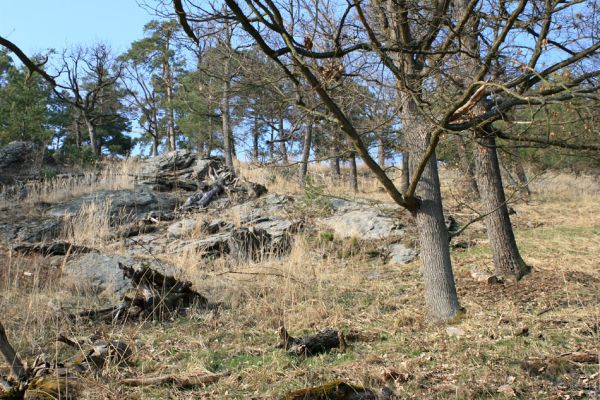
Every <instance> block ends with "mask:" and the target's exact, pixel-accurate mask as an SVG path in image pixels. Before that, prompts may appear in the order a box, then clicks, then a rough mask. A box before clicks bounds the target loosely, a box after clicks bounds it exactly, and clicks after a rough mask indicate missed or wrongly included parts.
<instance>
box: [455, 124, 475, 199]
mask: <svg viewBox="0 0 600 400" xmlns="http://www.w3.org/2000/svg"><path fill="white" fill-rule="evenodd" d="M454 137H455V141H456V147H457V148H458V158H459V161H460V169H461V171H462V173H463V174H464V176H465V181H466V184H467V187H468V188H469V191H470V192H471V193H473V194H475V195H476V196H477V198H479V189H478V188H477V182H476V181H475V173H474V171H473V164H472V163H471V161H470V160H469V153H468V152H467V147H466V143H465V139H464V138H463V137H462V136H461V135H455V136H454Z"/></svg>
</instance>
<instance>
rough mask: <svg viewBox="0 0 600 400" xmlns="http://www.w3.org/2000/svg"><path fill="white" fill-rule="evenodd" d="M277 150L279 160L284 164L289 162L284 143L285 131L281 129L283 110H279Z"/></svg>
mask: <svg viewBox="0 0 600 400" xmlns="http://www.w3.org/2000/svg"><path fill="white" fill-rule="evenodd" d="M278 117H279V152H280V153H281V161H282V162H283V163H284V164H286V165H287V164H289V160H288V154H287V147H286V145H285V140H284V139H285V132H284V130H283V112H282V111H281V110H279V115H278Z"/></svg>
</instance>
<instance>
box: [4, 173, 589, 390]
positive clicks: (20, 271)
mask: <svg viewBox="0 0 600 400" xmlns="http://www.w3.org/2000/svg"><path fill="white" fill-rule="evenodd" d="M312 172H313V175H315V176H316V177H317V178H316V179H315V181H316V182H317V184H315V187H317V188H319V190H320V191H321V192H323V193H324V194H326V195H334V196H342V197H353V194H351V192H350V191H349V190H348V188H346V187H343V186H342V185H337V186H335V187H334V186H331V185H330V184H329V182H330V179H329V178H328V177H327V176H326V175H324V173H323V171H322V170H319V169H315V170H314V171H312ZM363 173H364V172H363ZM321 174H323V175H321ZM243 175H244V176H246V177H248V178H249V179H251V180H255V181H258V182H264V183H265V184H266V185H267V186H268V187H269V189H270V190H271V191H273V192H278V193H303V192H302V191H301V190H300V189H299V187H298V186H297V185H296V184H294V183H293V181H294V179H292V178H290V175H286V173H278V174H272V172H268V171H267V172H265V170H260V169H251V168H249V167H248V168H244V169H243ZM272 175H273V176H274V177H273V176H272ZM293 176H295V175H293ZM454 178H457V177H456V176H455V174H454V173H453V172H452V171H445V172H444V193H445V198H446V203H447V204H446V206H447V208H448V209H449V210H452V212H453V213H456V215H458V216H459V218H460V219H461V220H462V221H463V222H464V221H465V218H466V217H467V216H468V215H470V214H471V213H472V211H470V210H469V209H468V207H467V206H466V205H465V204H462V199H461V194H460V193H459V190H458V189H457V185H456V184H453V183H452V181H453V179H454ZM362 181H363V182H362V183H361V191H362V192H361V193H360V196H361V197H367V198H370V199H373V200H377V199H384V200H387V197H386V195H385V194H384V193H381V192H380V191H379V190H378V185H377V184H376V183H373V181H372V180H370V181H369V182H366V179H362ZM533 191H534V194H533V196H532V198H531V199H530V201H529V202H527V203H524V202H519V203H516V204H514V205H513V207H514V208H515V209H516V211H517V214H516V215H515V216H513V221H514V223H515V226H516V235H517V240H518V242H519V246H520V248H521V250H522V253H523V256H524V258H525V260H526V261H527V262H528V263H529V264H531V265H532V266H533V268H534V272H533V273H532V274H531V275H529V276H527V277H526V278H525V279H523V280H522V281H521V282H519V283H518V284H512V285H505V286H504V285H496V286H487V285H483V284H480V283H476V282H474V281H473V280H472V279H470V271H471V270H484V269H491V267H492V259H491V255H490V252H489V246H488V245H487V241H486V238H485V234H484V232H483V230H482V227H481V225H479V224H476V225H475V226H474V227H473V229H471V230H469V231H468V232H467V233H466V235H465V236H466V239H468V240H471V241H473V242H474V243H476V245H474V246H472V247H470V248H468V249H466V250H456V251H454V252H453V254H452V258H453V263H454V268H455V275H456V280H457V285H458V290H459V293H460V299H461V303H462V305H464V306H465V307H466V311H467V312H466V315H465V317H464V318H463V319H462V320H461V321H459V322H458V323H457V327H458V328H460V329H461V330H462V331H463V334H462V335H461V336H457V337H454V336H452V337H451V336H449V335H448V333H447V332H446V327H445V326H431V325H428V324H427V323H426V316H425V315H424V304H423V299H422V285H421V279H420V274H419V266H418V262H415V263H412V264H409V265H405V266H390V265H386V264H384V263H383V262H382V260H381V259H380V258H378V257H372V256H370V253H369V252H368V251H367V250H370V249H371V248H372V247H373V246H366V245H363V244H361V243H360V242H358V241H356V240H333V241H328V240H323V238H321V237H320V236H319V234H318V232H316V233H311V232H307V233H306V234H304V235H303V236H300V237H298V238H297V239H296V241H295V243H294V247H293V250H292V253H291V254H290V255H289V256H288V257H286V258H283V259H273V260H266V261H263V262H261V263H252V262H248V263H241V264H231V263H230V262H227V261H224V260H216V261H214V262H207V261H202V260H201V259H200V258H199V257H198V256H197V255H194V254H188V255H184V256H181V257H178V258H173V257H171V256H170V255H164V256H165V257H167V258H169V260H170V261H171V262H174V263H176V264H177V265H178V266H180V267H181V268H182V270H184V271H185V276H186V277H188V278H190V279H192V280H193V282H194V285H195V287H196V288H197V289H198V290H199V291H200V292H202V293H205V294H206V295H207V296H208V297H209V298H210V299H211V300H213V301H218V302H222V303H223V307H222V308H221V309H220V311H219V312H218V313H216V312H202V311H198V312H196V313H194V314H193V315H191V316H189V317H187V318H182V319H179V320H177V321H174V322H169V323H165V324H152V323H144V324H127V325H118V324H115V325H110V326H103V327H101V328H98V327H94V326H88V325H86V324H83V323H79V324H72V323H69V322H67V320H66V319H65V318H64V316H61V315H60V314H56V313H55V312H54V311H53V309H54V308H53V307H54V306H55V305H56V304H61V305H62V306H66V307H71V308H72V309H73V310H77V309H80V308H83V307H88V306H90V305H98V304H99V303H100V304H104V302H106V300H105V299H100V298H96V297H94V296H93V295H90V294H77V293H71V292H66V291H65V289H64V288H63V287H62V286H61V283H60V279H58V277H59V275H60V265H61V263H62V262H63V261H64V260H62V259H60V258H52V259H44V258H39V257H37V258H36V257H34V258H29V257H28V258H25V257H19V256H15V255H12V256H9V255H8V254H7V255H6V257H5V258H4V260H5V261H4V267H3V271H4V273H3V274H2V278H1V279H0V285H1V287H2V290H1V291H0V310H2V317H1V318H2V320H3V323H4V324H5V325H6V326H7V330H8V332H9V334H10V336H11V338H12V340H13V341H14V344H15V345H16V347H17V348H18V349H19V352H20V354H21V355H22V356H23V357H25V358H27V359H32V358H33V357H34V356H35V355H37V354H38V353H40V352H46V353H50V354H51V355H55V356H56V357H57V358H59V359H61V360H64V359H65V358H66V357H73V356H74V354H73V352H72V351H71V350H66V349H65V348H64V347H63V346H60V345H57V344H56V342H55V338H56V335H57V334H58V332H63V331H65V330H66V331H67V332H69V333H72V334H81V335H89V334H91V333H93V331H94V330H96V329H100V330H101V331H102V332H103V334H104V335H105V336H110V337H112V338H115V339H119V338H120V339H124V340H127V341H130V342H133V343H134V344H135V347H136V354H135V359H136V361H135V364H134V365H132V366H130V367H127V368H116V367H114V368H110V369H108V371H106V373H104V374H103V375H102V376H99V377H95V378H89V381H88V382H87V383H86V386H87V389H86V390H85V392H84V395H83V397H84V398H109V399H112V398H115V399H117V398H118V399H122V398H128V399H129V398H131V399H158V398H161V399H162V398H171V399H188V398H189V399H191V398H212V399H224V398H232V399H234V398H238V399H249V398H255V399H259V398H260V399H262V398H281V397H282V395H283V394H284V393H286V392H287V391H289V390H293V389H299V388H302V387H306V386H312V385H317V384H321V383H323V382H325V381H328V380H332V379H338V378H341V379H348V380H350V381H352V382H354V383H358V384H364V385H368V386H370V387H375V388H380V387H382V386H384V385H388V386H391V387H393V388H394V390H395V391H396V393H398V394H399V395H400V396H401V398H415V399H425V398H427V399H429V398H431V399H473V398H511V397H512V395H511V394H510V392H508V393H506V392H505V393H500V392H498V388H500V387H502V386H503V385H508V386H505V388H506V387H509V388H510V389H512V390H514V393H515V395H517V396H518V397H520V398H526V399H551V398H556V399H559V398H564V399H567V398H571V399H572V398H586V397H587V398H590V397H592V396H597V395H598V393H599V389H600V387H599V378H598V372H599V371H600V367H599V366H598V365H577V364H570V363H567V364H560V365H558V367H552V368H547V369H546V370H543V371H538V372H528V371H526V370H525V369H523V368H522V363H523V361H524V360H525V359H526V357H550V358H552V357H556V356H558V355H560V354H562V353H566V352H570V351H576V350H587V351H594V352H598V351H599V349H600V341H599V334H600V325H599V324H600V268H599V267H600V265H599V264H598V254H600V217H599V216H600V185H599V184H598V182H594V181H593V179H592V178H589V177H580V178H577V179H575V178H574V177H571V176H568V175H552V176H550V175H548V176H543V177H540V178H539V179H538V180H536V181H535V182H534V183H533ZM458 199H461V201H458ZM459 203H460V204H459ZM469 205H472V206H476V204H475V203H473V202H470V203H469ZM86 212H88V214H85V212H84V213H83V214H82V215H81V220H80V221H79V222H78V223H75V224H74V225H73V228H72V229H73V231H72V235H73V236H72V237H79V238H86V239H85V240H84V242H85V243H93V241H94V240H97V237H98V235H97V234H96V233H97V232H100V231H102V230H103V229H108V227H107V226H106V225H105V223H106V220H105V219H103V218H102V217H101V216H100V217H99V218H97V219H96V220H95V219H93V217H92V216H93V215H94V212H93V210H87V211H86ZM303 212H306V213H308V212H310V208H306V209H303ZM315 212H316V211H315ZM86 215H87V216H86ZM307 217H310V216H309V215H307ZM86 227H87V232H86ZM86 235H87V236H86ZM82 240H83V239H82ZM367 247H368V248H367ZM26 272H27V273H26ZM29 274H31V275H29ZM281 324H284V325H285V326H286V327H287V329H288V330H289V331H290V333H291V334H293V335H299V334H303V333H310V332H314V331H315V330H318V329H321V328H326V327H333V328H336V329H342V330H344V331H345V332H347V333H350V332H355V333H357V334H358V335H357V336H358V340H356V341H354V342H352V343H351V347H350V348H349V349H348V350H347V351H346V352H345V353H341V352H337V351H333V352H331V353H329V354H325V355H321V356H317V357H313V358H310V359H306V360H301V359H295V358H292V357H289V356H287V355H286V354H284V352H282V351H281V350H279V349H275V348H274V346H275V344H276V343H277V336H276V333H275V331H276V328H277V327H278V326H280V325H281ZM525 327H526V328H527V332H528V334H527V335H521V334H520V333H522V332H523V328H525ZM552 359H553V358H552ZM199 369H208V370H210V371H213V372H223V371H228V372H229V373H230V374H229V376H227V377H225V378H223V379H221V380H220V381H219V382H218V383H215V384H212V385H209V386H207V387H205V388H198V389H194V390H187V391H183V390H178V389H176V388H173V387H169V386H164V387H143V388H124V387H120V386H119V385H118V379H120V378H122V377H125V376H132V375H138V374H155V373H167V372H168V373H182V374H183V373H185V372H192V371H195V370H199ZM386 371H387V372H386ZM390 371H392V372H393V371H395V373H392V372H390ZM390 375H393V376H395V377H397V379H396V380H395V381H394V380H393V379H388V378H389V377H390ZM594 390H595V392H594ZM593 393H595V395H594V394H593Z"/></svg>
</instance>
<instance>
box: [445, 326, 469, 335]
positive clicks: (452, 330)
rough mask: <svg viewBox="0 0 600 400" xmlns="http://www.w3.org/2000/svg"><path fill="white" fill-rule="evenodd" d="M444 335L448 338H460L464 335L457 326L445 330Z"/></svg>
mask: <svg viewBox="0 0 600 400" xmlns="http://www.w3.org/2000/svg"><path fill="white" fill-rule="evenodd" d="M446 333H447V334H448V336H451V337H452V336H453V337H460V336H464V335H465V331H464V330H462V329H461V328H459V327H457V326H449V327H447V328H446Z"/></svg>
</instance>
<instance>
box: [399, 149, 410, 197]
mask: <svg viewBox="0 0 600 400" xmlns="http://www.w3.org/2000/svg"><path fill="white" fill-rule="evenodd" d="M405 140H406V139H405ZM409 164H410V155H409V153H408V151H407V150H406V149H405V150H404V151H403V152H402V181H401V182H400V191H401V192H402V193H406V191H407V190H408V185H409V183H410V165H409Z"/></svg>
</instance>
